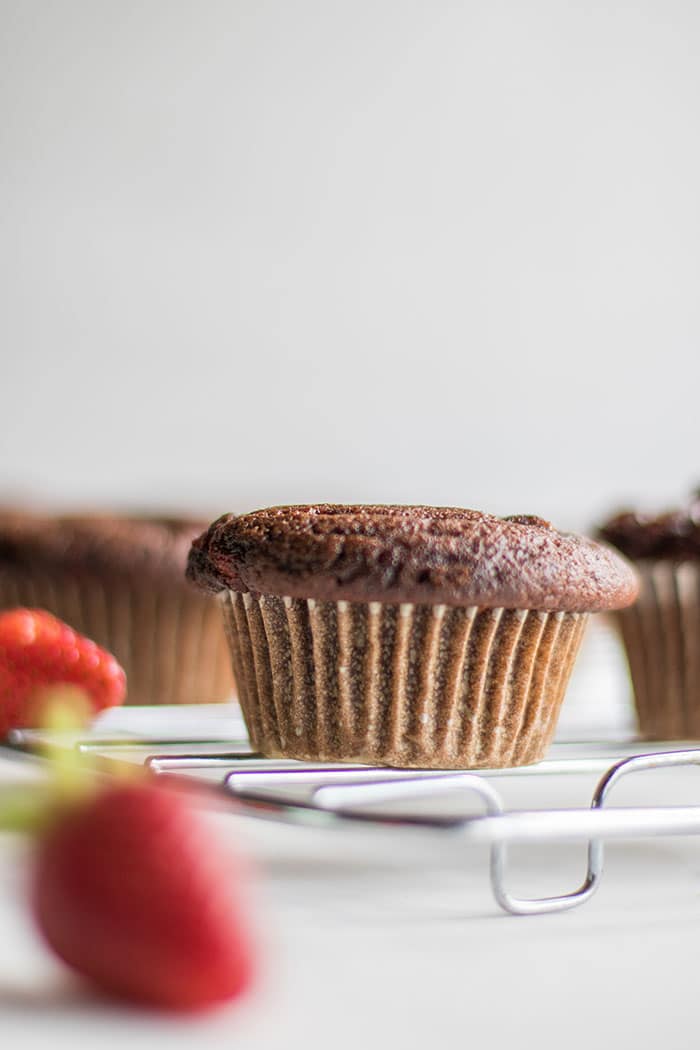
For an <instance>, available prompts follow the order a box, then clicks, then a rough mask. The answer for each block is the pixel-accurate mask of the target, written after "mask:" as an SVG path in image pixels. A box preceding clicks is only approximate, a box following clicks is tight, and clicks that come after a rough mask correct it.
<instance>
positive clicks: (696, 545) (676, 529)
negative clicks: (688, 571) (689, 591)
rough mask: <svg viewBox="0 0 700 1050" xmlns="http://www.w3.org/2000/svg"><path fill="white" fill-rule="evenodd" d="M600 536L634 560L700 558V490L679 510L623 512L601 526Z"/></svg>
mask: <svg viewBox="0 0 700 1050" xmlns="http://www.w3.org/2000/svg"><path fill="white" fill-rule="evenodd" d="M599 535H600V537H601V539H604V540H606V541H607V542H608V543H611V544H612V545H613V546H614V547H617V548H618V550H621V551H622V552H623V554H626V555H627V557H628V558H632V559H633V560H634V561H639V560H642V559H645V558H663V559H668V560H674V561H685V560H688V561H690V560H694V559H700V489H698V490H696V491H695V492H694V493H693V495H692V496H691V497H690V499H689V500H688V502H687V503H686V505H685V506H684V507H681V508H680V509H678V510H668V511H664V512H663V513H661V514H644V513H641V512H638V511H633V510H624V511H621V512H620V513H618V514H616V515H614V517H612V518H610V519H609V521H607V522H606V523H605V524H604V525H602V526H601V528H600V530H599Z"/></svg>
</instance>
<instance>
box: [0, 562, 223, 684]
mask: <svg viewBox="0 0 700 1050" xmlns="http://www.w3.org/2000/svg"><path fill="white" fill-rule="evenodd" d="M16 606H25V607H28V608H36V609H47V610H48V611H49V612H51V613H53V614H54V616H58V617H59V619H61V620H64V621H65V622H66V623H68V624H70V626H71V627H73V628H74V629H75V630H77V631H79V632H80V633H81V634H85V635H87V636H88V638H92V639H93V641H95V642H97V644H98V645H101V646H103V647H104V648H105V649H108V650H109V651H110V652H112V653H114V655H115V656H116V658H117V660H118V661H119V663H120V664H121V665H122V667H123V668H124V670H125V671H126V676H127V689H128V693H127V699H126V702H127V703H128V704H179V703H198V702H202V703H208V702H213V701H216V700H227V699H229V698H230V697H231V695H232V693H233V682H232V678H231V665H230V658H229V654H228V648H227V645H226V638H225V635H224V632H223V631H222V629H221V617H220V613H219V610H218V608H217V605H216V602H215V601H211V600H210V599H209V600H207V599H206V598H203V597H202V596H201V595H199V594H198V593H197V592H196V591H194V590H193V592H192V594H188V593H187V592H186V591H185V590H184V587H183V588H176V587H172V588H160V589H159V588H157V587H151V586H146V585H143V586H135V585H132V584H130V583H128V582H126V581H123V580H119V579H114V580H102V579H96V578H94V577H83V578H76V577H75V576H68V575H62V574H58V573H51V574H48V573H38V572H37V573H34V572H23V571H16V570H5V569H2V570H0V609H9V608H14V607H16Z"/></svg>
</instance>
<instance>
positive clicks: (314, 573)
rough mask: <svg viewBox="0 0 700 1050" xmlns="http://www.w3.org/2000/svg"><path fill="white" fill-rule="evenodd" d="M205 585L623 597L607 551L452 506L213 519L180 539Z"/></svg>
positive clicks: (577, 608)
mask: <svg viewBox="0 0 700 1050" xmlns="http://www.w3.org/2000/svg"><path fill="white" fill-rule="evenodd" d="M187 571H188V575H189V577H190V578H191V579H192V580H194V581H195V582H196V583H198V584H199V586H200V587H202V588H203V589H205V590H210V591H220V590H225V589H229V590H235V591H243V592H246V591H252V592H254V593H260V594H276V595H284V596H289V597H293V598H315V599H317V600H319V601H340V600H345V601H357V602H366V601H381V602H387V603H398V602H414V603H416V604H437V603H440V604H446V605H477V606H481V607H483V608H497V607H506V608H515V609H542V610H561V611H564V612H592V611H596V610H602V609H615V608H621V607H623V606H625V605H629V604H631V602H633V601H634V599H635V597H636V595H637V590H638V584H637V578H636V575H635V572H634V570H633V569H632V568H631V566H629V565H628V564H627V562H626V561H625V560H624V559H623V558H621V557H620V556H619V555H617V554H616V553H615V552H614V551H612V550H610V549H609V548H607V547H605V546H603V545H601V544H598V543H595V542H593V541H592V540H588V539H584V538H583V537H580V536H574V535H569V534H565V533H561V532H558V531H557V530H556V529H555V528H553V526H552V525H550V524H549V522H546V521H544V520H543V519H542V518H537V517H532V516H530V515H522V516H513V517H507V518H498V517H495V516H493V515H491V514H483V513H481V512H479V511H475V510H460V509H457V508H453V507H420V506H412V507H403V506H370V505H356V506H353V505H338V504H326V503H323V504H315V505H302V506H292V507H271V508H269V509H267V510H259V511H254V512H253V513H251V514H244V515H242V516H240V517H236V516H235V515H232V514H226V515H224V516H223V517H221V518H219V519H218V520H217V521H215V522H214V523H213V525H211V526H210V528H209V529H208V530H207V531H206V532H205V533H203V534H202V535H201V536H200V537H199V538H198V539H197V540H195V542H194V543H193V545H192V549H191V550H190V556H189V564H188V570H187Z"/></svg>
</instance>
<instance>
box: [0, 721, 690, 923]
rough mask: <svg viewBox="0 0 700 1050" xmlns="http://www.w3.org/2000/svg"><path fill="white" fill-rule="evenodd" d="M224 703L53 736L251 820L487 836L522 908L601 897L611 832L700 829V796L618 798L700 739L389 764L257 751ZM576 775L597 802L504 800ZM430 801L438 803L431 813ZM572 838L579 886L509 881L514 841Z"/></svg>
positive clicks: (25, 745) (34, 739)
mask: <svg viewBox="0 0 700 1050" xmlns="http://www.w3.org/2000/svg"><path fill="white" fill-rule="evenodd" d="M169 710H170V711H172V710H173V709H169ZM219 712H220V714H219V717H218V719H217V718H216V717H213V718H211V719H207V718H203V717H202V714H203V713H204V712H203V711H202V713H201V714H200V712H197V711H195V712H193V713H192V716H191V724H189V723H188V721H187V714H186V713H183V712H182V711H179V712H177V717H174V718H168V714H167V711H166V710H165V709H160V710H159V711H157V712H154V713H153V720H152V723H148V724H147V725H146V726H145V728H144V725H141V726H140V727H138V726H137V727H136V729H132V730H130V731H126V732H125V731H123V730H119V731H115V730H114V729H113V728H112V727H110V725H109V724H103V725H101V726H99V727H98V728H97V729H95V730H93V731H92V732H91V733H89V734H88V735H81V736H76V735H75V734H63V735H62V736H61V737H58V738H57V737H56V735H54V736H53V737H52V738H51V742H52V743H53V745H54V746H55V745H56V744H57V743H59V744H62V745H63V746H66V747H75V748H78V749H79V750H80V751H81V753H83V754H84V755H85V756H86V757H89V758H90V759H91V760H92V761H94V762H95V764H97V765H98V766H101V767H102V768H104V769H105V770H107V771H109V769H110V768H113V767H114V766H115V765H117V766H119V765H123V764H124V763H125V762H126V763H132V764H133V763H135V762H136V763H143V764H145V765H146V767H147V768H148V769H149V770H150V772H151V773H152V774H153V775H154V776H164V777H176V778H189V779H195V780H197V781H202V782H204V783H205V784H207V785H208V787H209V788H210V790H212V791H214V792H216V793H217V794H218V795H219V796H222V795H223V797H225V798H227V799H229V800H230V801H231V802H232V803H233V804H234V805H235V810H236V812H237V813H238V814H239V815H244V816H247V817H251V818H256V819H267V820H275V821H280V822H284V823H286V824H290V825H295V826H301V827H314V828H323V829H345V830H347V829H349V828H353V827H355V828H367V827H373V828H380V829H382V830H383V831H384V832H385V833H386V834H391V835H394V836H398V835H402V834H403V835H404V836H409V835H410V836H413V837H415V836H420V835H423V836H432V838H433V840H435V839H436V838H437V839H438V841H443V842H444V840H446V839H448V838H449V839H452V840H457V841H458V842H460V843H464V844H466V845H482V846H483V845H486V846H487V847H488V848H489V853H490V864H489V872H490V880H491V887H492V890H493V895H494V897H495V899H496V901H497V902H498V904H499V905H500V906H501V908H503V909H504V911H506V912H508V913H510V914H512V915H535V914H544V913H548V912H558V911H564V910H566V909H569V908H574V907H576V906H578V905H580V904H583V903H584V902H585V901H587V900H590V898H591V897H592V896H593V894H594V893H595V892H596V890H597V889H598V887H599V885H600V881H601V878H602V875H603V867H604V855H605V854H604V842H605V841H607V840H614V839H640V838H648V837H657V836H672V835H699V834H700V805H657V806H641V807H640V806H631V807H630V806H625V807H619V806H615V807H613V806H611V805H610V793H611V791H612V789H613V788H614V787H615V786H616V785H617V784H618V783H619V782H620V781H621V780H622V779H623V778H627V777H630V776H632V775H633V774H638V773H641V772H645V771H650V770H659V769H667V770H668V769H679V768H683V767H685V768H687V767H692V766H699V765H700V743H694V744H688V745H685V744H683V745H680V744H678V743H663V742H659V743H655V744H649V743H646V744H640V743H639V742H635V741H624V742H619V741H596V742H584V743H581V742H572V743H569V744H567V743H558V744H554V745H553V747H552V749H551V751H550V756H549V757H548V758H547V759H546V760H545V761H543V762H541V763H539V764H537V765H535V766H527V767H519V768H515V769H500V770H499V769H494V770H479V771H474V772H471V771H469V772H468V771H465V772H459V771H457V772H455V771H444V772H443V771H427V770H406V769H387V768H377V767H369V766H361V765H336V764H314V763H302V762H298V761H293V760H285V759H266V758H263V757H262V756H260V755H256V754H254V753H253V752H252V751H251V749H250V746H249V744H248V741H247V738H246V736H245V728H244V726H243V724H242V722H241V720H240V715H239V714H238V712H237V711H236V710H232V709H229V710H228V712H227V716H226V717H222V713H223V709H222V708H219ZM183 714H184V718H183ZM195 727H196V728H195ZM46 742H47V737H46V734H42V733H37V732H33V731H16V732H15V733H14V734H13V735H12V736H11V738H10V746H11V747H12V748H14V749H15V754H18V753H22V754H24V755H29V756H35V755H37V754H39V753H40V751H41V748H42V746H43V745H44V744H45V743H46ZM571 774H588V775H590V774H594V775H597V776H598V777H599V779H598V783H597V786H596V787H595V789H594V791H593V794H592V798H591V801H590V805H589V806H588V807H574V808H537V809H524V810H523V809H512V808H508V807H507V806H506V804H505V802H504V799H503V788H504V786H505V783H506V782H508V781H511V780H512V779H513V778H522V779H523V780H528V781H532V780H533V779H534V778H548V780H549V782H550V783H551V784H552V785H555V784H558V783H560V780H559V778H561V777H565V776H567V775H571ZM511 786H515V785H514V784H513V785H511ZM448 796H450V797H451V798H452V801H453V803H454V798H455V796H456V797H457V798H458V799H459V801H460V803H461V804H462V807H461V808H462V811H461V812H459V811H458V812H455V810H454V805H452V806H448V805H443V804H442V800H444V799H446V798H447V797H448ZM426 802H430V805H431V811H430V812H425V803H426ZM397 805H398V807H399V808H398V810H397ZM464 809H469V812H467V813H465V812H464ZM563 842H583V843H586V844H587V847H588V863H587V869H586V872H585V877H584V878H583V881H582V883H581V885H580V886H578V887H577V888H575V889H574V890H572V891H571V892H569V893H564V894H560V895H557V896H549V897H538V898H523V897H518V896H515V895H514V894H512V893H511V892H510V891H509V890H508V888H507V870H508V869H507V849H508V846H509V845H511V844H521V845H536V844H542V843H563Z"/></svg>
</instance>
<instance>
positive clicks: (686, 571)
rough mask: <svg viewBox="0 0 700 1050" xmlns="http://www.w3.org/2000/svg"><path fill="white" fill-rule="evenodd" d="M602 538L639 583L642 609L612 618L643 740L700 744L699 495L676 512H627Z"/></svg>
mask: <svg viewBox="0 0 700 1050" xmlns="http://www.w3.org/2000/svg"><path fill="white" fill-rule="evenodd" d="M599 536H600V538H601V539H604V540H606V541H607V542H608V543H611V544H613V546H615V547H616V548H617V549H618V550H619V551H621V552H622V553H623V554H625V555H626V556H627V557H628V558H629V559H630V560H631V561H633V562H634V564H635V566H636V568H637V570H638V572H639V576H640V580H641V589H640V594H639V598H638V600H637V602H636V603H635V604H634V605H632V606H630V607H629V608H627V609H620V610H618V611H617V612H616V613H615V614H614V616H615V622H616V624H617V626H618V628H619V631H620V633H621V636H622V640H623V642H624V646H625V650H626V652H627V659H628V661H629V667H630V673H631V676H632V685H633V688H634V700H635V707H636V712H637V720H638V723H639V730H640V733H641V735H642V736H643V737H646V738H647V739H655V740H683V739H686V740H687V739H700V492H695V493H694V494H693V496H692V497H691V499H690V500H689V502H688V503H687V505H686V506H684V507H682V508H680V509H678V510H671V511H666V512H664V513H661V514H657V515H653V514H645V513H640V512H637V511H631V510H625V511H622V512H620V513H618V514H616V515H615V516H614V517H612V518H610V520H609V521H607V522H606V523H605V524H604V525H602V526H601V528H600V529H599Z"/></svg>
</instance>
